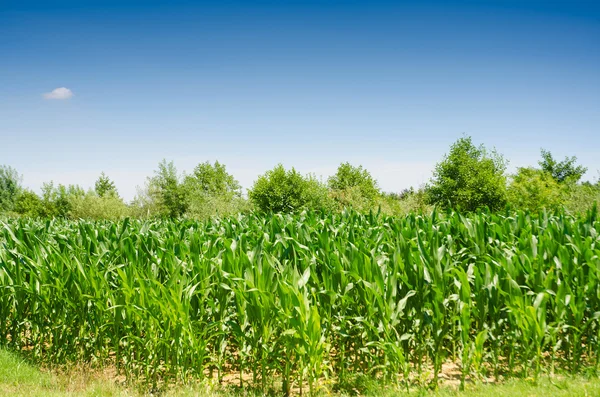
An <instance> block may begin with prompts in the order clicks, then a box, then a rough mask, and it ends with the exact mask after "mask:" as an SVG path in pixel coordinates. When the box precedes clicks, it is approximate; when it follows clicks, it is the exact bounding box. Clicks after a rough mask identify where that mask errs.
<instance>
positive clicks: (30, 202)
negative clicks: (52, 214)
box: [14, 189, 44, 218]
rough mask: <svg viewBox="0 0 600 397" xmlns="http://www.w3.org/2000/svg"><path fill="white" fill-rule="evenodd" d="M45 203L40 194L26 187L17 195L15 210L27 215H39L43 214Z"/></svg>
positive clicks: (32, 216) (33, 216)
mask: <svg viewBox="0 0 600 397" xmlns="http://www.w3.org/2000/svg"><path fill="white" fill-rule="evenodd" d="M43 208H44V204H43V202H42V199H41V198H40V196H38V195H37V194H35V193H34V192H32V191H31V190H29V189H25V190H23V191H22V192H21V194H19V196H18V197H17V201H16V202H15V208H14V211H15V212H16V213H17V214H19V215H21V216H26V217H31V218H35V217H39V216H41V215H42V214H43Z"/></svg>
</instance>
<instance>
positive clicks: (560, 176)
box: [539, 149, 587, 183]
mask: <svg viewBox="0 0 600 397" xmlns="http://www.w3.org/2000/svg"><path fill="white" fill-rule="evenodd" d="M541 152H542V160H541V161H540V162H539V165H540V167H541V169H542V170H543V171H546V172H548V173H549V174H550V175H552V177H553V178H554V179H555V180H556V181H557V182H559V183H563V182H566V181H569V180H570V181H571V182H573V183H576V182H579V180H580V179H581V177H582V176H583V174H585V173H586V172H587V168H586V167H583V166H581V165H575V164H576V162H577V157H575V156H573V157H565V159H564V160H563V161H560V162H559V161H556V160H555V159H554V157H553V156H552V153H550V152H549V151H547V150H544V149H542V150H541Z"/></svg>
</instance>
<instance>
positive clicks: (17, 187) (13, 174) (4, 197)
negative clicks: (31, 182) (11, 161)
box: [0, 165, 22, 212]
mask: <svg viewBox="0 0 600 397" xmlns="http://www.w3.org/2000/svg"><path fill="white" fill-rule="evenodd" d="M21 190H22V188H21V176H20V175H19V173H18V172H17V170H15V169H14V168H12V167H9V166H4V165H3V166H0V212H8V211H13V210H14V207H15V203H16V201H17V198H18V197H19V194H20V193H21Z"/></svg>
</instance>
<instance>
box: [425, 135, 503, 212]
mask: <svg viewBox="0 0 600 397" xmlns="http://www.w3.org/2000/svg"><path fill="white" fill-rule="evenodd" d="M505 170H506V161H505V160H504V158H503V157H502V156H501V155H500V154H498V153H497V152H495V151H491V152H488V151H487V150H486V149H485V148H484V146H483V145H481V146H479V147H477V146H475V145H474V144H473V142H472V140H471V138H470V137H464V138H460V139H459V140H458V141H456V142H455V143H454V144H453V145H452V146H451V147H450V153H448V154H447V155H446V156H445V157H444V159H443V160H442V161H441V162H440V163H438V164H437V165H436V167H435V170H434V173H433V178H432V180H431V185H430V186H428V188H427V190H428V196H429V200H430V202H431V203H433V204H438V205H441V206H442V207H451V208H455V209H460V210H463V211H475V210H477V209H479V208H482V207H488V208H489V209H490V210H498V209H500V208H502V207H504V205H505V203H506V177H505V175H504V172H505Z"/></svg>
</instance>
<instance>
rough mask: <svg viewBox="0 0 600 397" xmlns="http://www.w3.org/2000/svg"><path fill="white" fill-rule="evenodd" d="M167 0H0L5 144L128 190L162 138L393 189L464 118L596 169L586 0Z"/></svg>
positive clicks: (457, 132) (598, 73)
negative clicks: (350, 170) (346, 172)
mask: <svg viewBox="0 0 600 397" xmlns="http://www.w3.org/2000/svg"><path fill="white" fill-rule="evenodd" d="M166 3H167V2H164V3H162V4H161V2H156V1H149V0H146V1H127V0H122V1H110V0H109V1H85V0H80V1H40V2H34V1H27V0H25V1H23V0H0V164H6V165H10V166H12V167H15V168H16V169H17V170H18V171H19V172H20V173H21V174H23V182H24V185H25V186H27V187H31V188H33V189H34V190H39V187H40V186H41V184H42V183H43V182H44V181H49V180H54V181H55V182H57V183H79V184H81V185H82V186H84V187H86V188H87V187H90V186H92V185H93V182H94V181H95V179H96V178H97V177H98V175H99V174H100V172H101V171H104V172H106V173H107V174H108V175H109V176H110V177H111V178H112V179H114V180H115V181H116V183H117V187H118V189H119V192H120V193H121V194H122V196H124V197H125V198H126V199H131V198H132V197H133V196H134V194H135V187H136V185H142V184H143V183H144V180H145V178H146V176H149V175H152V172H153V170H154V169H156V166H157V164H158V162H159V161H160V160H161V159H163V158H166V159H167V160H173V161H174V162H175V164H176V165H177V167H178V169H179V170H180V171H191V170H192V169H193V167H194V166H195V165H196V164H198V163H200V162H204V161H206V160H209V161H214V160H219V161H221V162H223V163H225V164H226V165H227V168H228V170H229V171H230V172H231V173H233V174H234V175H235V176H236V178H237V179H238V180H239V181H240V182H241V183H242V185H243V186H244V187H246V188H248V187H250V186H251V185H252V182H253V181H254V180H255V178H256V177H257V176H258V175H259V174H261V173H263V172H264V171H266V170H267V169H270V168H272V167H273V166H275V165H276V164H277V163H280V162H281V163H283V164H284V165H285V166H286V167H291V166H294V167H296V168H297V169H298V170H299V171H301V172H303V173H308V172H314V173H316V174H318V175H322V176H323V177H324V178H326V177H327V176H329V175H330V174H332V173H333V172H335V169H336V167H337V165H338V164H339V163H340V162H342V161H350V162H352V163H354V164H362V165H363V166H365V167H366V168H367V169H369V170H370V171H371V172H372V174H373V175H374V176H375V177H376V178H377V179H378V181H379V183H380V186H381V187H382V188H383V189H384V190H386V191H400V190H401V189H403V188H406V187H409V186H411V185H412V186H418V185H420V184H423V183H424V182H426V181H427V180H428V179H429V178H430V176H431V170H432V169H433V167H434V165H435V163H436V162H437V161H439V160H440V159H441V157H442V156H443V154H444V153H446V152H447V150H448V147H449V145H450V144H451V143H452V142H453V141H455V140H456V139H457V138H459V137H461V136H462V135H463V134H468V135H471V136H472V137H473V139H474V141H475V142H476V143H478V144H479V143H483V144H485V145H486V146H488V147H496V149H497V150H498V151H499V152H501V153H502V154H504V155H505V157H506V158H507V159H509V160H510V169H514V168H515V167H518V166H524V165H535V164H536V163H537V161H538V159H539V150H540V148H541V147H544V148H546V149H549V150H550V151H552V152H553V153H554V154H555V155H556V156H558V157H561V158H562V157H564V156H566V155H576V156H577V157H578V158H579V160H580V162H581V163H583V164H584V165H586V166H587V167H589V172H588V173H587V175H586V178H587V179H589V180H595V179H597V177H598V170H599V169H600V151H599V150H598V149H599V148H600V129H599V128H598V126H599V125H600V2H599V1H576V0H572V1H552V0H545V1H526V0H523V1H511V0H507V1H454V2H453V1H420V2H411V3H410V4H406V3H403V2H399V1H396V2H381V1H364V2H363V1H350V2H344V1H311V2H308V1H291V2H282V1H281V2H275V1H260V2H251V1H244V2H241V1H240V2H216V1H215V2H212V3H202V2H198V1H195V2H192V1H186V2H182V1H170V2H168V4H169V5H165V4H166ZM60 87H65V88H68V89H69V90H71V92H72V93H73V96H72V97H71V98H68V99H48V98H46V97H45V96H44V94H47V93H50V92H52V91H53V90H54V89H56V88H60Z"/></svg>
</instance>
